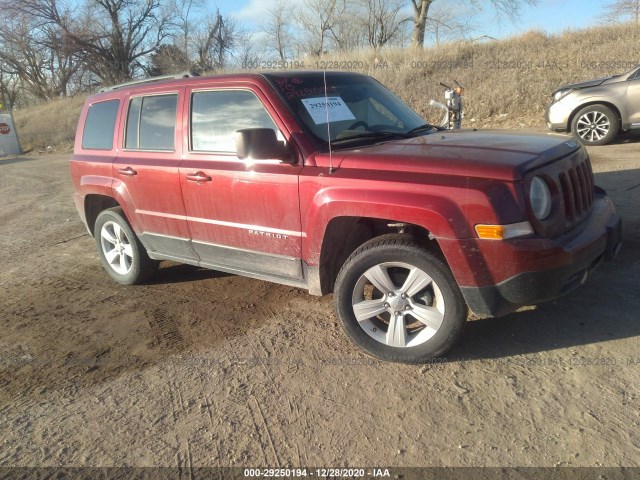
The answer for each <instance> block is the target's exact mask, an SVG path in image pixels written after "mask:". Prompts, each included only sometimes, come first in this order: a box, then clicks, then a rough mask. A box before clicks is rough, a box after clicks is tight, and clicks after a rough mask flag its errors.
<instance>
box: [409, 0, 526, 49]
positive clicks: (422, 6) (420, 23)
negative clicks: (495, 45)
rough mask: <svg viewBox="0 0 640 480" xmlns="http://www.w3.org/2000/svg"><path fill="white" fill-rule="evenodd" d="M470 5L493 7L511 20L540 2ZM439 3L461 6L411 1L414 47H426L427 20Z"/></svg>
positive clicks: (480, 0) (491, 0)
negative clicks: (430, 12)
mask: <svg viewBox="0 0 640 480" xmlns="http://www.w3.org/2000/svg"><path fill="white" fill-rule="evenodd" d="M467 1H468V4H469V5H471V6H472V7H474V8H475V9H482V8H483V7H484V6H487V5H490V6H492V7H493V8H494V9H495V10H496V12H498V13H500V14H503V15H506V16H507V17H509V18H512V19H514V18H517V16H518V15H519V13H520V11H521V9H522V7H523V6H524V5H536V4H537V3H538V0H467ZM435 2H438V3H439V4H446V5H447V6H449V7H451V8H455V7H456V6H457V5H459V2H454V1H453V0H446V1H445V0H411V6H412V7H413V35H412V37H411V43H412V44H413V45H414V46H417V47H420V48H422V47H423V46H424V37H425V32H426V26H427V20H428V18H429V10H430V8H431V6H432V5H433V4H434V3H435Z"/></svg>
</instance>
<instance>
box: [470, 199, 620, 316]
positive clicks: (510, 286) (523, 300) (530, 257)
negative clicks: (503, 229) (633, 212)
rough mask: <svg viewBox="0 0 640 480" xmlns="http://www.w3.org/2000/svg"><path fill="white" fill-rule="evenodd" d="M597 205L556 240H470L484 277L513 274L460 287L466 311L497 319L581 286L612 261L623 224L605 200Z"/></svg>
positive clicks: (607, 200) (598, 200)
mask: <svg viewBox="0 0 640 480" xmlns="http://www.w3.org/2000/svg"><path fill="white" fill-rule="evenodd" d="M596 199H597V200H596V201H595V202H594V206H593V207H594V208H593V211H592V214H591V215H590V217H589V218H588V219H587V220H585V222H583V224H581V225H579V226H577V227H575V229H574V231H570V232H567V233H566V234H564V235H563V236H562V237H561V238H560V239H556V240H549V239H542V238H530V239H521V240H516V241H512V242H509V241H504V242H496V241H491V240H489V241H488V242H492V243H493V245H490V244H486V241H485V242H480V241H478V240H475V242H476V243H477V245H476V251H477V252H478V253H479V254H480V255H483V256H484V258H483V259H482V261H483V262H484V263H485V265H486V269H487V271H488V272H492V271H493V272H505V271H511V273H512V274H511V275H510V276H508V277H507V278H505V279H503V280H500V281H498V282H496V283H495V284H491V285H479V286H464V285H461V287H460V290H461V291H462V294H463V296H464V298H465V300H466V302H467V304H468V305H469V308H470V309H471V311H473V312H474V313H475V314H476V315H478V316H479V317H498V316H502V315H506V314H508V313H511V312H513V311H515V310H517V309H518V308H520V307H522V306H524V305H535V304H538V303H542V302H545V301H547V300H551V299H553V298H557V297H559V296H561V295H564V294H566V293H568V292H570V291H571V290H573V289H575V288H577V287H579V286H580V285H582V284H584V283H585V281H586V279H587V277H588V276H589V274H590V273H591V271H592V270H593V269H595V268H596V267H597V266H598V265H599V264H600V262H601V261H603V260H612V259H613V258H614V257H615V256H616V255H617V253H618V251H619V250H620V246H621V244H622V222H621V219H620V216H619V215H618V214H617V213H616V212H615V209H614V207H613V204H612V203H611V201H610V200H609V199H608V198H607V197H606V196H604V195H599V196H597V197H596ZM500 244H502V245H501V246H502V247H503V248H502V249H501V248H500ZM501 250H502V252H501ZM474 263H475V264H476V265H477V264H478V263H479V262H478V260H477V259H476V261H475V262H474ZM507 264H508V265H507ZM536 267H537V268H536ZM514 270H516V271H517V270H520V271H519V272H518V273H514V272H513V271H514ZM498 275H499V273H498ZM499 276H500V275H499Z"/></svg>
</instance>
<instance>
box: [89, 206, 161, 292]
mask: <svg viewBox="0 0 640 480" xmlns="http://www.w3.org/2000/svg"><path fill="white" fill-rule="evenodd" d="M118 227H119V230H118V232H119V233H120V235H118V234H117V233H116V230H117V229H118ZM103 228H104V229H105V232H106V234H107V235H108V236H110V237H111V238H112V239H116V240H117V241H116V243H114V242H111V241H109V240H107V238H108V237H106V236H105V235H103ZM93 233H94V237H95V239H96V245H97V247H98V255H100V260H101V261H102V266H103V267H104V269H105V270H106V271H107V273H108V274H109V275H110V276H111V278H113V279H114V280H115V281H116V282H118V283H121V284H123V285H133V284H136V283H142V282H143V281H145V280H146V279H148V278H149V277H150V276H151V275H153V274H154V273H155V271H156V270H157V269H158V264H159V262H157V261H155V260H152V259H150V258H149V255H147V251H146V250H145V248H144V246H143V245H142V244H141V243H140V240H138V237H137V236H136V234H135V233H134V232H133V229H132V228H131V226H130V225H129V222H128V221H127V219H126V217H125V215H124V213H123V211H122V208H120V207H114V208H109V209H107V210H103V211H102V212H100V214H99V215H98V218H97V219H96V224H95V227H94V229H93ZM110 247H113V249H111V248H110ZM119 249H121V250H119ZM110 251H111V252H116V251H118V252H116V253H115V254H114V255H116V256H115V257H114V260H113V263H112V262H110V261H109V260H108V259H107V253H108V252H110ZM123 257H124V262H125V263H120V261H121V259H122V258H123Z"/></svg>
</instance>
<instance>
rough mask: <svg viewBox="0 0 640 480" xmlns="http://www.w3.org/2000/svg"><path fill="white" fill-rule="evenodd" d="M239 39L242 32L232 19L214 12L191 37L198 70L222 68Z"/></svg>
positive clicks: (218, 11)
mask: <svg viewBox="0 0 640 480" xmlns="http://www.w3.org/2000/svg"><path fill="white" fill-rule="evenodd" d="M241 38H242V32H241V31H240V28H239V27H238V25H237V24H236V22H235V21H234V20H233V18H231V17H227V18H225V17H223V16H222V14H221V13H220V10H216V13H215V14H214V15H210V16H208V17H207V18H206V19H205V21H204V22H203V23H202V25H201V27H200V28H199V29H198V30H197V31H196V32H194V35H193V42H194V45H195V49H196V53H197V57H198V58H197V66H198V68H199V69H201V70H202V71H211V70H218V69H221V68H224V67H225V65H226V63H227V60H228V58H229V56H230V54H231V53H232V51H233V49H234V48H235V47H236V46H238V44H239V43H240V39H241Z"/></svg>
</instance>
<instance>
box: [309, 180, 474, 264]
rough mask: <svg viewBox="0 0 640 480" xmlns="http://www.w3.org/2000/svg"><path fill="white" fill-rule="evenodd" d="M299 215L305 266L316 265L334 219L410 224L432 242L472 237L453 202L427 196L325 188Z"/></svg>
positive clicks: (463, 217)
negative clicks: (433, 239)
mask: <svg viewBox="0 0 640 480" xmlns="http://www.w3.org/2000/svg"><path fill="white" fill-rule="evenodd" d="M302 211H303V212H306V216H304V217H303V222H302V228H303V231H304V232H305V233H306V236H305V237H304V240H305V241H304V242H303V258H304V259H305V260H306V262H307V263H308V264H309V265H318V264H319V262H320V252H321V249H322V242H323V239H324V236H325V232H326V229H327V226H328V224H329V222H330V221H331V220H332V219H334V218H338V217H367V218H376V219H385V220H389V221H391V222H402V223H411V224H414V225H418V226H420V227H423V228H425V229H426V230H427V231H429V232H431V234H432V235H433V236H435V237H436V238H438V237H442V238H460V237H462V238H466V237H469V236H471V234H472V232H471V231H470V228H469V225H468V224H467V222H466V220H465V215H464V212H462V211H461V210H460V207H459V206H458V204H457V203H456V202H454V201H452V200H450V199H447V198H443V197H441V196H435V195H429V194H417V193H406V194H402V195H399V193H398V191H379V190H378V191H363V190H361V189H341V188H333V189H332V188H327V189H323V190H321V191H319V192H318V193H317V194H316V195H315V196H314V197H313V199H312V200H311V202H309V203H308V204H307V206H306V208H305V207H304V206H303V209H302Z"/></svg>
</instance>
